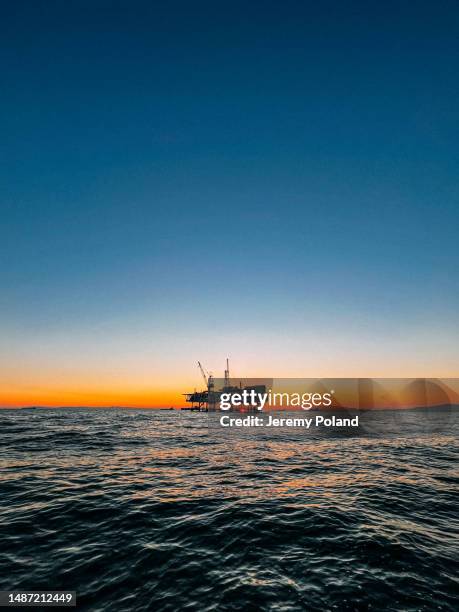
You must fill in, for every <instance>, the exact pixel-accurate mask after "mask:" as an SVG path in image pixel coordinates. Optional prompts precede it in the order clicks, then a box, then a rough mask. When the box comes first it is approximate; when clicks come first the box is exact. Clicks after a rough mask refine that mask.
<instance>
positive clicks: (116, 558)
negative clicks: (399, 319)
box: [0, 409, 459, 612]
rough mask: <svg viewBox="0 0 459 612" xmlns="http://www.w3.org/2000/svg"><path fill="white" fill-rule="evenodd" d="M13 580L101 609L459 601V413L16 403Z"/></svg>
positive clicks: (8, 499)
mask: <svg viewBox="0 0 459 612" xmlns="http://www.w3.org/2000/svg"><path fill="white" fill-rule="evenodd" d="M0 432H1V434H0V435H1V453H0V461H1V498H0V535H1V539H0V542H1V546H0V589H2V590H11V589H27V590H38V589H41V590H46V589H62V590H64V589H68V590H75V591H77V598H78V609H85V610H107V611H108V610H110V611H123V610H155V611H161V610H174V611H175V610H199V611H202V612H204V611H211V610H212V611H219V612H220V611H222V610H276V611H290V610H340V611H341V610H397V611H398V610H458V609H459V599H458V596H457V594H458V593H459V584H458V569H459V563H458V559H459V539H458V538H459V518H458V496H457V490H458V487H457V485H458V480H459V478H458V470H457V466H458V455H459V444H458V433H459V411H458V410H454V409H453V410H449V409H438V410H436V411H434V410H426V411H423V410H415V411H405V412H404V413H403V414H401V413H397V412H395V411H388V412H384V413H383V412H379V413H372V414H370V413H366V414H364V415H363V416H362V427H361V428H359V430H358V431H357V432H349V431H335V432H333V431H329V430H313V431H309V432H305V431H298V430H293V429H288V428H285V429H281V430H277V431H276V432H273V431H269V432H267V431H253V430H250V431H234V430H232V431H231V432H228V431H227V430H226V431H224V430H221V429H215V428H212V427H211V428H209V427H208V416H207V415H206V414H199V413H189V412H186V413H185V412H165V411H148V410H121V409H110V410H96V409H93V410H89V409H78V410H31V411H26V410H22V411H12V410H8V411H1V412H0Z"/></svg>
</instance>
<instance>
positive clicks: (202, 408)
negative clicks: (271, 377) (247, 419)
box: [182, 359, 266, 412]
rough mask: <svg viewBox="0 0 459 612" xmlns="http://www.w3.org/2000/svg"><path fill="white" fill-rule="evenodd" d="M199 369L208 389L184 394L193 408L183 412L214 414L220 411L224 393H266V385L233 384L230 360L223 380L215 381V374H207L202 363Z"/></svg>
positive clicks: (240, 382)
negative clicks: (221, 397)
mask: <svg viewBox="0 0 459 612" xmlns="http://www.w3.org/2000/svg"><path fill="white" fill-rule="evenodd" d="M198 368H199V371H200V372H201V376H202V378H203V380H204V384H205V386H206V388H205V390H204V391H196V390H194V391H193V392H192V393H184V394H183V395H184V396H185V401H186V402H187V403H189V404H191V406H187V407H186V408H182V410H191V411H196V412H213V411H215V410H219V409H220V396H221V394H222V393H229V394H230V395H231V394H233V393H241V391H244V390H247V391H251V390H254V391H256V392H257V393H265V392H266V386H265V385H250V386H243V385H242V381H239V384H238V385H237V384H232V381H231V378H230V369H229V359H227V360H226V369H225V374H224V378H223V380H222V379H215V378H214V376H213V374H212V373H211V372H207V370H206V369H205V368H204V366H203V365H202V364H201V362H200V361H198ZM230 401H231V399H230ZM235 409H236V408H235V407H233V408H232V410H235ZM250 409H251V410H256V406H253V407H252V406H251V407H250Z"/></svg>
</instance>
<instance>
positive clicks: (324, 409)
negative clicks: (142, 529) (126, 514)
mask: <svg viewBox="0 0 459 612" xmlns="http://www.w3.org/2000/svg"><path fill="white" fill-rule="evenodd" d="M444 408H454V409H459V404H433V405H432V406H403V407H395V406H386V407H374V408H355V407H354V408H349V407H346V406H333V407H320V408H316V409H314V410H305V411H304V412H340V411H341V410H355V411H360V412H361V411H364V412H368V411H370V410H374V411H381V410H397V411H398V410H432V409H437V410H439V409H444ZM279 409H281V410H284V409H282V408H281V407H279V406H277V407H275V408H268V409H267V410H264V412H268V411H270V412H276V411H279ZM0 410H169V411H170V410H175V411H179V412H180V411H181V410H182V407H181V406H178V407H177V406H15V407H11V406H9V407H8V406H5V407H4V406H0ZM186 410H187V411H189V408H188V407H187V408H186ZM301 411H302V409H301V408H300V407H298V408H293V407H290V408H289V410H285V412H301ZM215 412H218V411H215ZM222 412H224V411H222ZM230 412H244V411H236V410H233V411H230Z"/></svg>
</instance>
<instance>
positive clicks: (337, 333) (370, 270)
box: [0, 0, 459, 406]
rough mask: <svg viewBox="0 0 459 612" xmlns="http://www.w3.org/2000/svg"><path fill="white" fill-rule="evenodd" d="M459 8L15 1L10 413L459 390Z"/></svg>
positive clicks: (7, 7)
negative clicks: (232, 378)
mask: <svg viewBox="0 0 459 612" xmlns="http://www.w3.org/2000/svg"><path fill="white" fill-rule="evenodd" d="M458 40H459V8H458V4H457V2H448V1H445V2H442V3H433V2H429V3H424V2H417V3H415V5H413V4H411V3H401V2H384V3H381V2H359V3H354V2H320V3H316V2H315V3H312V2H288V1H287V2H282V3H279V2H266V1H265V2H235V1H232V2H217V3H216V2H207V3H202V2H162V3H157V2H145V3H143V2H100V1H99V2H98V1H94V0H93V1H92V2H83V1H79V2H51V1H47V2H42V3H38V2H21V1H18V2H10V3H4V4H3V6H2V18H1V23H0V48H1V54H0V65H1V70H0V75H1V76H0V79H1V95H0V109H1V115H0V121H1V125H0V128H1V132H0V133H1V138H0V162H1V163H0V184H1V190H0V198H1V200H0V206H1V224H0V228H1V229H0V288H1V290H0V309H1V319H0V339H1V343H0V384H1V387H0V405H3V406H8V405H21V404H48V405H62V404H66V405H69V404H80V405H81V404H91V405H104V404H108V405H111V404H127V405H158V404H169V403H180V398H179V396H178V394H179V393H181V392H182V391H183V392H184V391H187V390H190V389H193V388H194V387H195V386H200V382H201V380H200V377H199V374H198V371H197V368H196V360H197V359H200V360H201V361H203V362H204V364H205V365H206V366H207V367H208V369H210V370H213V371H214V373H215V374H217V375H220V376H221V375H222V372H223V368H224V359H225V358H226V356H227V355H229V356H230V358H231V360H232V369H233V372H234V373H235V375H237V374H239V375H242V376H295V377H298V376H304V377H314V376H329V377H330V376H333V377H339V376H373V377H375V376H444V377H446V376H457V375H459V371H458V363H459V346H458V335H459V333H458V330H459V315H458V313H459V284H458V276H459V275H458V270H459V249H458V228H459V198H458V196H459V186H458V179H457V176H458V173H457V169H458V162H459V155H458V145H457V143H458V142H459V129H458V127H459V123H458V119H459V104H458V90H459V81H458V78H457V68H458V65H459V43H458Z"/></svg>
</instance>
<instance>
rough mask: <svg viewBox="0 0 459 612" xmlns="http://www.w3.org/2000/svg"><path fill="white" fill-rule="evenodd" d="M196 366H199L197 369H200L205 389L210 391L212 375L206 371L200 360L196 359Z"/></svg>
mask: <svg viewBox="0 0 459 612" xmlns="http://www.w3.org/2000/svg"><path fill="white" fill-rule="evenodd" d="M198 367H199V369H200V371H201V374H202V378H203V380H204V383H205V385H206V389H207V391H210V390H211V389H213V387H214V377H213V376H212V374H211V373H209V372H207V371H206V370H205V369H204V367H203V365H202V363H201V362H200V361H198Z"/></svg>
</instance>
